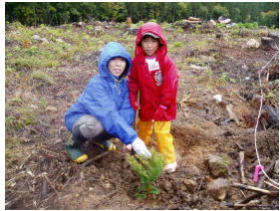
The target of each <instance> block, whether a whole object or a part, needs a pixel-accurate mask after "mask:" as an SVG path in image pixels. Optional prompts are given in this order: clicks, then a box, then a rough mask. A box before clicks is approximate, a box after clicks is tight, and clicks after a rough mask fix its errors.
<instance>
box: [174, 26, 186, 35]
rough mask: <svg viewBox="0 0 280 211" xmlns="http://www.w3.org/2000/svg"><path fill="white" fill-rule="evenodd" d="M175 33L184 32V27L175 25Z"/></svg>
mask: <svg viewBox="0 0 280 211" xmlns="http://www.w3.org/2000/svg"><path fill="white" fill-rule="evenodd" d="M176 33H184V29H183V28H182V27H180V26H176V27H175V30H174V34H176Z"/></svg>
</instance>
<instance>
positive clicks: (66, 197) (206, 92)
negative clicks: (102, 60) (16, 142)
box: [5, 31, 279, 210]
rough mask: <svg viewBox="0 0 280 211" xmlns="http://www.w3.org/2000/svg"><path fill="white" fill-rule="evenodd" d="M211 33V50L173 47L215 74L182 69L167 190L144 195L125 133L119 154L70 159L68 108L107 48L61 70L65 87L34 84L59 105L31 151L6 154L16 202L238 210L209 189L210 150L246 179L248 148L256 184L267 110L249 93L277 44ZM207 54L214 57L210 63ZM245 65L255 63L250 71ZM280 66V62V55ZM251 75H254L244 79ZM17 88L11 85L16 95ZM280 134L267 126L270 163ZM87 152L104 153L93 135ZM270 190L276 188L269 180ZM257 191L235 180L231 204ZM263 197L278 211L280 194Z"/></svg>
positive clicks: (32, 134)
mask: <svg viewBox="0 0 280 211" xmlns="http://www.w3.org/2000/svg"><path fill="white" fill-rule="evenodd" d="M165 33H167V34H172V33H173V32H172V31H166V32H165ZM186 35H187V36H182V37H180V36H178V37H177V38H176V39H177V40H178V41H182V42H183V43H185V42H192V41H195V40H198V39H205V40H206V36H204V34H195V33H188V32H186ZM207 39H208V42H209V47H207V48H206V49H204V50H192V49H188V48H185V47H183V48H182V50H181V51H180V52H179V53H178V52H177V53H172V54H171V57H173V58H175V61H176V62H183V61H184V59H186V58H188V56H190V55H192V56H193V57H200V58H202V60H204V62H206V64H207V66H208V67H210V68H211V70H212V75H210V76H209V77H208V76H207V74H206V73H205V71H203V70H199V69H192V68H191V67H190V66H186V69H180V88H179V94H178V108H179V109H178V116H177V119H176V120H175V121H174V122H173V125H172V134H173V136H174V142H175V148H176V152H177V157H178V164H179V167H178V170H177V171H176V172H175V173H172V174H163V175H162V176H161V177H160V178H159V180H158V181H157V183H156V184H157V186H158V187H159V189H160V191H161V193H160V194H159V195H156V196H152V195H151V196H149V197H148V198H146V199H137V198H135V190H136V188H137V186H138V185H139V178H138V177H137V176H136V175H135V174H134V173H133V172H132V170H131V168H130V166H129V164H128V163H127V161H126V159H125V156H126V153H125V150H124V149H123V145H122V144H121V143H120V142H119V141H118V140H114V142H115V143H116V145H117V147H118V150H117V151H116V152H110V153H109V154H105V155H104V156H102V157H101V158H99V159H98V160H96V161H94V162H93V163H92V164H90V165H88V166H83V165H78V164H75V163H73V162H71V161H70V160H69V159H68V157H67V156H66V152H65V149H64V143H65V141H66V140H67V139H68V138H69V136H70V134H69V132H68V131H67V130H66V128H65V126H64V122H63V118H64V114H65V112H66V110H67V109H68V107H69V106H70V105H71V104H72V103H73V102H74V101H75V99H76V98H77V97H78V96H79V94H80V93H81V91H82V90H83V88H84V87H85V85H86V83H87V82H88V81H89V80H90V78H91V77H92V76H93V75H95V74H96V72H93V71H92V70H93V69H96V67H95V62H92V60H96V56H97V55H98V52H89V54H88V55H83V57H82V62H80V63H77V64H67V65H65V66H62V67H60V69H59V70H58V71H53V72H52V76H53V77H54V78H55V80H56V81H57V83H56V84H55V85H53V86H48V85H44V84H40V85H36V84H35V85H34V94H39V95H42V96H44V97H45V98H47V100H48V102H50V104H51V105H52V106H54V107H56V108H57V111H56V112H52V111H48V112H46V113H44V114H42V115H41V116H40V117H39V118H40V119H39V122H40V124H38V125H36V126H34V127H32V128H31V129H30V131H26V133H25V137H26V139H27V140H28V141H27V142H26V143H25V144H24V145H23V148H22V153H23V155H24V156H23V157H21V158H13V157H12V156H11V157H10V156H6V161H7V162H6V191H5V192H6V196H5V197H6V209H102V210H104V209H232V208H230V207H227V206H224V205H223V204H222V203H221V202H220V201H217V200H215V199H213V198H212V196H211V195H210V194H209V193H208V192H207V189H206V185H207V183H208V182H209V181H211V180H213V179H214V178H213V177H212V176H211V174H210V172H209V170H208V167H207V165H206V163H205V160H206V157H207V156H208V155H210V154H215V155H227V156H229V157H230V158H231V160H232V163H231V165H230V169H229V174H228V175H227V176H226V178H227V179H228V180H229V181H231V182H240V174H239V157H238V153H239V148H238V147H237V144H239V145H241V146H242V147H243V148H244V151H245V175H246V177H247V182H248V184H249V185H255V184H254V183H253V181H252V173H253V171H254V166H255V165H256V164H257V158H256V152H255V147H254V133H253V131H254V125H255V122H256V117H257V112H258V107H256V106H254V104H253V103H252V97H249V98H248V96H254V95H258V94H259V91H260V90H259V88H258V86H253V85H252V84H253V83H254V84H258V78H257V74H258V71H259V70H260V68H261V67H262V66H263V65H264V64H266V62H268V61H269V59H270V58H271V57H272V55H273V54H274V53H275V51H274V50H264V49H262V48H259V49H256V50H250V49H246V48H242V45H243V44H244V42H245V41H244V39H243V40H240V41H239V42H238V41H236V40H235V41H236V43H235V44H234V45H230V44H229V41H227V40H221V39H217V38H215V36H214V35H213V37H212V38H211V39H209V38H207ZM248 39H249V38H248ZM232 40H234V39H230V41H232ZM201 56H204V57H201ZM207 58H208V59H209V58H211V59H212V60H210V59H209V61H205V59H207ZM243 65H246V66H247V67H248V68H246V70H244V66H243ZM273 65H278V61H273V62H272V64H271V66H273ZM242 66H243V69H242ZM271 66H270V67H269V68H271ZM223 72H226V73H227V74H228V76H229V77H230V78H232V79H235V83H230V82H223V83H222V82H220V80H219V78H220V76H221V73H223ZM245 77H249V80H244V78H245ZM9 91H10V90H6V94H8V93H9ZM215 94H221V95H222V96H223V103H216V102H215V101H214V99H213V96H214V95H215ZM246 97H247V98H246ZM229 104H232V105H233V111H234V113H235V114H236V116H237V117H238V119H239V124H237V123H236V122H235V121H233V120H228V119H229V114H228V112H227V110H226V105H229ZM277 106H278V105H277ZM227 120H228V121H227ZM278 136H279V130H278V127H274V128H273V127H269V126H267V127H266V128H264V127H263V126H260V127H259V129H258V134H257V143H258V150H259V154H260V158H261V161H262V163H263V165H264V166H268V165H269V164H270V163H271V162H272V161H276V160H278V159H279V142H278V140H279V139H278ZM85 150H86V151H87V152H88V153H89V154H90V157H91V158H92V157H95V156H97V155H99V154H101V153H103V151H102V150H101V149H98V148H96V147H95V146H93V145H92V144H91V143H90V142H89V143H87V145H86V146H85ZM270 176H271V177H272V178H273V179H274V180H276V181H278V179H279V178H278V175H277V174H276V173H274V172H272V173H271V174H270ZM186 179H191V180H193V181H194V182H195V184H196V185H195V187H194V188H192V189H190V188H188V187H187V186H186V185H185V183H184V180H186ZM263 188H265V189H269V190H275V189H273V188H272V187H270V186H267V185H264V186H263ZM252 193H253V192H252V191H246V190H243V191H241V190H240V189H237V188H233V187H232V188H230V189H229V191H228V194H227V197H226V199H225V200H224V201H225V202H238V201H242V200H243V199H244V198H245V197H248V196H250V195H252ZM257 199H259V200H260V204H265V205H267V204H269V205H274V206H272V207H264V208H263V207H262V208H259V207H247V209H277V206H278V205H279V198H278V197H271V196H266V195H261V196H259V197H258V198H257Z"/></svg>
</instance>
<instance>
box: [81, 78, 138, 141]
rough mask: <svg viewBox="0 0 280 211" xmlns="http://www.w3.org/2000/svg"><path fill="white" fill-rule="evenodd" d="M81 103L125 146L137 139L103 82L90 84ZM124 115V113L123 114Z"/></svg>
mask: <svg viewBox="0 0 280 211" xmlns="http://www.w3.org/2000/svg"><path fill="white" fill-rule="evenodd" d="M80 102H81V103H82V104H83V106H84V108H85V109H86V110H87V111H88V113H90V114H91V115H93V116H95V117H96V118H97V119H98V120H99V121H100V122H101V123H102V125H103V127H104V128H105V130H106V131H107V132H108V133H110V134H111V135H113V136H115V137H117V138H119V139H120V140H121V141H122V142H123V143H124V144H130V143H131V142H132V141H133V140H134V139H135V138H136V137H137V133H136V131H135V130H134V129H133V128H132V127H131V126H130V125H129V123H128V122H130V121H131V120H130V121H128V122H127V121H126V120H125V119H124V118H123V117H122V115H128V113H127V112H125V113H126V114H121V113H120V112H119V111H118V110H117V108H116V105H115V102H114V101H113V99H111V98H110V97H109V95H108V94H107V92H106V88H105V87H104V86H103V85H102V84H101V82H96V83H93V82H90V83H89V84H88V86H87V87H86V89H85V91H84V93H83V95H82V96H81V98H80ZM122 113H123V112H122Z"/></svg>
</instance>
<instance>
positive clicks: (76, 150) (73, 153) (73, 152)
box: [65, 138, 88, 163]
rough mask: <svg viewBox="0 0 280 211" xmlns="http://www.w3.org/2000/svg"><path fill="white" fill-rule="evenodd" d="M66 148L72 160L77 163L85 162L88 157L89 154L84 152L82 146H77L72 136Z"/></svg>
mask: <svg viewBox="0 0 280 211" xmlns="http://www.w3.org/2000/svg"><path fill="white" fill-rule="evenodd" d="M65 148H66V152H67V154H68V156H69V157H70V158H71V160H72V161H74V162H76V163H83V162H85V161H86V160H87V159H88V155H87V154H85V153H83V152H82V151H81V149H80V147H78V146H75V144H74V141H73V140H72V138H70V139H69V140H68V142H67V143H66V145H65Z"/></svg>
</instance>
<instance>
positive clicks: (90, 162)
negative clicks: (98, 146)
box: [82, 152, 109, 167]
mask: <svg viewBox="0 0 280 211" xmlns="http://www.w3.org/2000/svg"><path fill="white" fill-rule="evenodd" d="M108 153H109V152H103V153H101V154H100V155H97V156H96V157H94V158H91V159H89V160H88V161H86V162H84V163H83V164H82V166H83V167H84V166H88V165H89V164H92V163H93V162H94V161H96V160H99V159H100V158H102V157H104V156H106V155H107V154H108Z"/></svg>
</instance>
